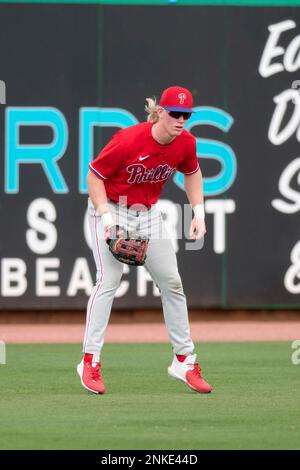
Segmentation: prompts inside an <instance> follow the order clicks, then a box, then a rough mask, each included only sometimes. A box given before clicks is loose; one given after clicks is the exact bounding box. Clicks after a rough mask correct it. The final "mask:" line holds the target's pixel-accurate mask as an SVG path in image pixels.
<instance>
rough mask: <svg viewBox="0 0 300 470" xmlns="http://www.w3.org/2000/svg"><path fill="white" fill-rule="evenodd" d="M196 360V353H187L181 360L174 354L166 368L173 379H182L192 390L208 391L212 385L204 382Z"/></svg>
mask: <svg viewBox="0 0 300 470" xmlns="http://www.w3.org/2000/svg"><path fill="white" fill-rule="evenodd" d="M195 361H196V354H189V355H188V356H187V357H186V358H185V360H184V361H183V362H180V361H179V360H178V359H177V357H176V356H174V359H173V362H172V364H171V365H170V367H169V368H168V374H169V376H170V377H173V378H174V379H178V380H182V381H183V382H185V383H186V384H187V385H188V386H189V387H190V388H191V389H192V390H195V391H196V392H199V393H210V392H211V391H212V386H211V385H209V383H207V382H205V380H204V378H203V377H202V375H201V369H200V367H199V364H198V362H195Z"/></svg>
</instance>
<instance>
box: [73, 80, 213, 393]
mask: <svg viewBox="0 0 300 470" xmlns="http://www.w3.org/2000/svg"><path fill="white" fill-rule="evenodd" d="M146 101H147V105H146V107H145V109H146V111H147V113H148V119H147V122H144V123H141V124H137V125H134V126H131V127H128V128H126V129H122V130H120V131H118V132H117V133H116V134H115V135H114V136H113V138H112V139H111V140H110V141H109V143H108V144H107V145H106V146H105V147H104V149H103V150H102V151H101V152H100V154H99V155H98V157H97V158H96V159H95V160H94V161H92V162H91V163H90V164H89V173H88V176H87V185H88V192H89V200H88V210H89V222H90V229H91V234H92V246H93V254H94V259H95V263H96V267H97V280H96V284H95V286H94V288H93V291H92V294H91V297H90V299H89V302H88V305H87V317H86V329H85V336H84V343H83V353H84V356H83V359H82V361H81V363H80V364H78V366H77V372H78V374H79V376H80V379H81V384H82V385H83V387H84V388H86V389H87V390H90V391H91V392H94V393H99V394H102V393H104V392H105V386H104V383H103V379H102V376H101V372H100V368H101V363H100V353H101V350H102V347H103V343H104V335H105V330H106V327H107V324H108V321H109V317H110V312H111V307H112V303H113V299H114V296H115V292H116V290H117V289H118V287H119V284H120V280H121V277H122V273H123V267H124V264H123V263H121V262H120V261H119V260H118V257H117V259H116V257H115V256H113V254H112V252H111V250H110V249H109V246H108V243H107V242H108V241H110V240H111V239H112V238H114V237H116V233H119V232H122V231H123V230H126V233H129V234H130V233H135V234H138V236H140V237H141V238H146V239H147V240H148V245H147V255H146V259H145V268H146V269H147V271H148V272H149V273H150V275H151V277H152V279H153V281H154V282H155V284H156V285H157V286H158V288H159V290H160V293H161V298H162V305H163V314H164V319H165V323H166V327H167V331H168V335H169V339H170V342H171V344H172V347H173V353H174V357H173V362H172V364H171V365H170V367H169V368H168V374H169V376H171V377H173V378H176V379H179V380H181V381H183V382H185V383H186V384H187V385H188V386H189V387H190V388H191V389H193V390H195V391H197V392H200V393H209V392H211V390H212V387H211V386H210V385H209V384H208V383H207V382H206V381H205V380H204V379H203V377H202V375H201V369H200V367H199V365H198V363H197V362H196V354H194V353H193V352H194V344H193V341H192V339H191V336H190V328H189V320H188V311H187V304H186V297H185V294H184V291H183V287H182V283H181V278H180V275H179V273H178V267H177V259H176V254H175V251H174V249H173V245H172V242H171V240H170V238H169V237H168V234H167V233H166V229H165V227H164V223H163V221H162V217H161V214H160V212H159V211H158V209H157V208H156V205H155V203H156V202H157V200H158V198H159V196H160V193H161V191H162V189H163V186H164V184H165V183H166V181H167V179H168V178H170V177H171V176H172V174H173V173H174V172H175V171H176V170H179V171H180V172H182V173H183V174H184V187H185V191H186V194H187V197H188V200H189V203H190V204H191V206H192V208H193V214H194V216H193V219H192V221H191V226H190V237H191V239H194V240H196V239H200V238H202V237H203V236H204V234H205V232H206V228H205V220H204V218H205V214H204V205H203V189H202V175H201V171H200V168H199V164H198V159H197V155H196V141H195V138H194V137H193V136H192V135H191V134H190V133H189V132H187V131H186V130H184V125H185V123H186V122H187V120H188V119H189V117H190V116H191V113H192V112H193V109H192V107H193V97H192V94H191V92H190V91H189V90H187V89H186V88H182V87H179V86H172V87H170V88H167V89H166V90H164V92H163V93H162V96H161V98H160V101H159V104H157V103H156V100H155V99H151V98H147V100H146ZM120 227H121V229H120ZM116 228H117V230H116ZM112 233H114V235H112ZM135 236H136V235H135ZM125 238H126V237H125ZM130 250H131V247H130ZM125 251H126V250H125ZM127 251H128V250H127ZM114 254H115V253H114Z"/></svg>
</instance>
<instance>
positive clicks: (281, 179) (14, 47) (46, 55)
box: [0, 2, 300, 310]
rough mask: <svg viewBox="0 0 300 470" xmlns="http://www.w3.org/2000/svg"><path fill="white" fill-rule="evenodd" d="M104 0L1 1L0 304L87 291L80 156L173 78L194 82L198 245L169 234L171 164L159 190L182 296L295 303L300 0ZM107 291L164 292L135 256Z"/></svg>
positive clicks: (48, 301) (137, 115)
mask: <svg viewBox="0 0 300 470" xmlns="http://www.w3.org/2000/svg"><path fill="white" fill-rule="evenodd" d="M50 3H55V4H50ZM67 3H70V4H67ZM71 3H72V4H71ZM99 3H103V4H101V5H100V4H99ZM104 3H108V2H81V3H80V2H64V4H58V2H49V4H30V3H28V4H27V3H26V4H20V3H19V4H17V3H16V4H11V3H10V4H6V3H5V2H4V3H3V2H0V61H1V62H0V64H1V67H0V80H1V82H0V102H1V104H0V133H1V135H0V138H1V145H0V152H1V169H0V191H1V192H0V198H1V199H0V216H1V238H0V258H1V269H0V309H31V308H32V309H48V310H49V309H77V308H78V309H80V308H83V307H84V306H85V305H86V302H87V299H88V296H89V294H90V292H91V290H92V286H93V282H94V277H95V269H94V262H93V258H92V253H91V251H90V248H89V243H90V240H89V235H88V230H87V221H86V202H87V194H86V183H85V176H86V172H87V164H88V162H89V161H90V160H91V159H92V158H94V156H95V155H97V153H98V151H99V150H100V149H101V147H102V146H103V145H104V144H105V143H106V142H107V141H108V139H109V138H110V137H111V136H112V134H113V133H114V132H115V131H116V130H117V129H118V128H121V127H127V126H128V125H132V124H135V123H136V122H141V121H143V120H144V119H145V112H144V111H143V107H144V100H145V98H146V97H148V96H152V95H156V96H159V94H160V92H161V90H162V89H163V88H165V87H167V86H169V85H171V84H180V85H183V86H186V87H188V88H190V89H191V91H192V92H193V94H194V97H195V106H196V110H197V113H196V114H195V115H194V117H193V119H191V120H190V121H189V122H188V124H187V128H188V129H189V130H190V131H191V132H192V133H193V134H194V135H195V137H196V138H197V152H198V156H199V162H200V166H201V168H202V172H203V175H204V190H205V198H206V212H207V217H206V220H207V229H208V230H207V232H208V233H207V236H206V239H205V244H204V248H203V249H202V250H193V249H191V248H193V245H192V243H191V242H189V241H188V239H186V238H183V239H181V240H177V238H176V234H178V232H180V231H181V230H180V220H181V214H180V207H178V204H179V205H180V206H182V205H183V204H184V203H186V196H185V193H184V190H183V177H182V175H181V174H179V173H177V174H175V175H174V177H173V179H172V180H171V181H169V183H168V185H167V187H166V188H165V190H164V192H163V195H162V201H161V203H160V208H161V210H162V211H163V213H164V216H165V218H166V223H167V224H168V226H169V229H170V230H171V232H172V233H173V234H174V246H175V248H176V250H177V254H178V263H179V269H180V272H181V274H182V278H183V282H184V287H185V291H186V294H187V297H188V302H189V305H190V306H191V307H194V308H198V307H199V308H200V307H222V308H259V307H263V308H279V307H280V308H299V307H300V218H299V211H300V156H299V141H300V129H299V125H300V95H299V92H298V89H299V88H300V70H299V68H300V32H299V28H300V8H297V7H296V6H295V5H296V4H297V3H299V2H281V4H284V3H285V4H286V5H287V4H289V6H285V7H282V6H277V7H264V6H260V7H255V6H247V7H241V6H217V5H199V4H198V5H196V4H195V3H217V2H186V5H183V2H175V3H176V4H172V5H150V4H149V5H147V6H145V5H106V4H105V5H104ZM109 3H113V2H109ZM116 3H118V2H116ZM119 3H125V2H119ZM132 3H134V2H132ZM135 3H137V2H135ZM148 3H150V2H148ZM152 3H153V2H152ZM154 3H155V2H154ZM156 3H167V2H156ZM173 3H174V2H173ZM188 3H194V4H193V5H189V6H188ZM219 3H220V2H219ZM227 3H240V2H227ZM248 3H249V4H251V2H248ZM252 3H253V2H252ZM264 3H265V4H268V2H264ZM274 3H275V2H274ZM260 4H262V2H260ZM291 5H292V6H291ZM293 5H294V6H293ZM114 306H115V307H116V308H133V307H136V308H147V307H150V308H152V307H156V306H157V307H158V306H160V298H159V297H158V295H157V291H156V290H155V289H154V286H153V284H152V282H151V281H149V278H148V277H147V273H146V271H145V270H144V268H138V269H132V268H131V269H126V272H125V273H124V277H123V280H122V284H121V286H120V290H119V291H118V296H117V298H116V300H115V303H114Z"/></svg>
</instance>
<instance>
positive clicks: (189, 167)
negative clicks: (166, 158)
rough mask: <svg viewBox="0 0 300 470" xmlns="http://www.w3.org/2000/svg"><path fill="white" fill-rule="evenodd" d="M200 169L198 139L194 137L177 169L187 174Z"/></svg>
mask: <svg viewBox="0 0 300 470" xmlns="http://www.w3.org/2000/svg"><path fill="white" fill-rule="evenodd" d="M198 169H199V163H198V158H197V153H196V140H195V139H192V140H191V143H190V145H189V149H188V151H187V153H186V156H185V158H184V159H183V160H182V161H181V162H180V164H179V165H178V166H177V170H178V171H180V172H181V173H184V174H185V175H192V174H193V173H196V171H198Z"/></svg>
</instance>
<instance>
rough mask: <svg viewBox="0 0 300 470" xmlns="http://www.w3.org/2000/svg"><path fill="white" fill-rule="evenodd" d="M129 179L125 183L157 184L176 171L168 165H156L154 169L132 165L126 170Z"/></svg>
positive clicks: (139, 164) (136, 164)
mask: <svg viewBox="0 0 300 470" xmlns="http://www.w3.org/2000/svg"><path fill="white" fill-rule="evenodd" d="M126 169H127V171H128V173H130V177H129V178H128V180H127V183H131V184H134V183H148V182H150V183H159V182H161V181H166V180H167V179H168V178H169V177H170V176H171V175H172V174H173V173H174V171H175V170H176V168H172V167H170V166H169V165H167V164H166V165H158V167H156V168H150V169H148V168H146V167H145V166H144V165H142V164H141V163H133V164H132V165H129V166H128V167H127V168H126Z"/></svg>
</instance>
